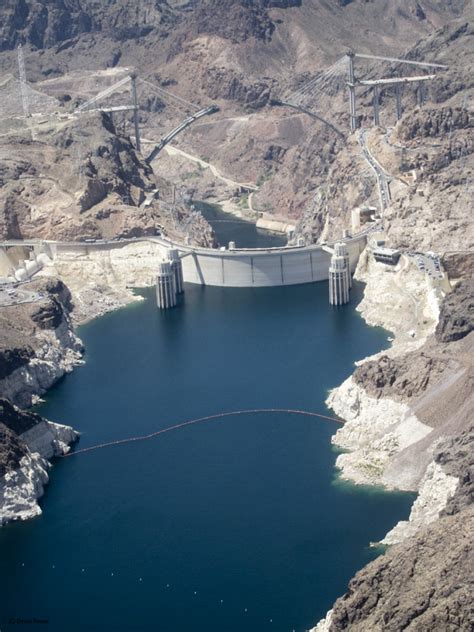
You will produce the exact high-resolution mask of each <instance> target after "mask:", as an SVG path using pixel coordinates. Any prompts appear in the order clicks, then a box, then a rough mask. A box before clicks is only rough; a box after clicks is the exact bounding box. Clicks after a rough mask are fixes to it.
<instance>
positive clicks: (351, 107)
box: [346, 50, 358, 132]
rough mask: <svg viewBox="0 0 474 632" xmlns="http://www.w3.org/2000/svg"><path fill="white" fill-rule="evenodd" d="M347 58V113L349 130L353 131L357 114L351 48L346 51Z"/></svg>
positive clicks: (356, 125) (355, 127)
mask: <svg viewBox="0 0 474 632" xmlns="http://www.w3.org/2000/svg"><path fill="white" fill-rule="evenodd" d="M346 55H347V60H348V67H349V74H348V81H347V86H348V88H349V113H350V122H351V132H355V130H356V129H357V128H358V124H357V116H356V100H355V76H354V57H355V53H354V51H352V50H349V51H347V53H346Z"/></svg>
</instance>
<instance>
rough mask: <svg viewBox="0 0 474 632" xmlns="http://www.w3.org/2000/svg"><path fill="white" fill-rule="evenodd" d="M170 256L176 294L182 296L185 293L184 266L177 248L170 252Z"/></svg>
mask: <svg viewBox="0 0 474 632" xmlns="http://www.w3.org/2000/svg"><path fill="white" fill-rule="evenodd" d="M168 256H169V259H170V262H171V269H172V271H173V274H174V282H175V287H176V294H182V293H183V292H184V281H183V264H182V262H181V259H180V257H179V250H177V249H176V248H171V250H170V251H169V252H168Z"/></svg>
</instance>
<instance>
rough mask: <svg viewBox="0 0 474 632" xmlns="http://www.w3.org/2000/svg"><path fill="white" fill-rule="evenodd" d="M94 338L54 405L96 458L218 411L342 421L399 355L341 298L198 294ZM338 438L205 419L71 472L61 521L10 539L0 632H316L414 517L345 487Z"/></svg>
mask: <svg viewBox="0 0 474 632" xmlns="http://www.w3.org/2000/svg"><path fill="white" fill-rule="evenodd" d="M143 295H144V296H145V297H146V300H145V301H143V302H141V303H138V304H134V305H131V306H129V307H127V308H125V309H122V310H119V311H117V312H114V313H111V314H109V315H106V316H104V317H103V318H100V319H97V320H95V321H94V322H92V323H90V324H88V325H87V326H85V327H82V328H81V329H80V332H79V333H80V336H81V337H82V339H83V341H84V343H85V345H86V349H87V355H86V360H87V362H86V364H85V366H83V367H81V368H78V369H77V370H75V371H74V372H73V373H72V374H71V375H69V376H67V377H66V378H65V379H63V380H62V381H61V382H60V383H59V384H57V386H56V387H55V388H53V389H52V390H51V391H50V393H49V394H48V397H47V400H46V402H45V404H44V405H42V406H41V410H40V412H41V413H42V414H44V415H45V416H47V417H49V418H50V419H52V420H55V421H59V422H63V423H68V424H72V425H73V426H75V427H76V428H78V429H79V430H80V431H81V432H82V437H81V441H80V447H86V446H89V445H93V444H96V443H100V442H104V441H109V440H113V439H116V438H122V437H127V436H130V435H136V434H144V433H149V432H152V431H154V430H156V429H158V428H162V427H166V426H168V425H171V424H173V423H177V422H180V421H184V420H186V419H190V418H193V417H198V416H201V415H207V414H213V413H216V412H219V411H229V410H235V409H242V408H260V407H284V408H300V409H307V410H312V411H316V412H323V413H324V412H327V411H326V409H325V406H324V399H325V397H326V394H327V390H328V389H329V388H331V387H334V386H335V385H337V384H339V383H340V382H341V381H342V380H343V379H345V378H346V377H347V376H348V375H349V374H350V373H351V371H352V369H353V366H352V365H353V361H354V360H356V359H359V358H361V357H363V356H365V355H368V354H371V353H373V352H375V351H377V350H379V349H381V348H382V347H384V346H385V345H386V344H387V342H386V332H384V331H382V330H380V329H376V328H369V327H367V326H366V325H365V324H364V322H363V321H362V320H361V318H360V317H359V316H358V314H357V313H356V312H355V310H354V304H355V303H356V302H357V300H359V299H360V297H361V287H360V285H358V284H355V287H354V290H353V293H352V296H353V303H352V304H351V305H348V306H345V307H343V308H338V309H336V308H331V307H330V306H329V305H328V299H327V285H326V283H318V284H314V285H306V286H294V287H283V288H262V289H258V290H254V289H219V288H201V287H197V286H191V285H187V286H186V294H185V300H184V304H183V305H181V306H180V307H178V308H177V309H174V310H170V311H169V312H164V311H158V310H157V309H156V307H155V302H154V296H153V291H152V290H146V291H144V292H143ZM335 429H336V427H335V426H334V425H333V424H332V423H331V422H327V421H326V422H325V421H319V420H316V419H312V418H302V417H294V416H293V417H292V416H289V415H277V414H270V415H266V416H253V415H248V416H243V417H237V418H229V419H226V420H222V421H215V422H209V423H206V424H201V425H197V426H191V427H188V428H184V429H182V430H179V431H176V432H174V433H169V434H165V435H162V436H161V437H160V438H157V439H155V440H153V441H148V442H144V443H135V444H129V445H124V446H120V447H115V448H109V449H106V450H102V451H97V452H91V453H88V454H83V455H77V456H75V457H72V458H68V459H64V460H59V461H57V462H56V464H55V466H54V468H53V469H52V471H51V482H50V485H49V486H48V488H47V491H46V495H45V497H44V499H43V500H42V501H41V505H42V508H43V515H42V516H40V517H38V518H36V519H34V520H31V521H29V522H26V523H17V524H10V525H8V526H7V527H6V528H3V529H1V530H0V555H1V563H2V573H1V579H0V581H1V592H0V594H1V600H2V601H1V623H2V625H1V629H2V630H17V629H18V626H17V625H9V624H8V621H9V619H10V618H11V617H22V618H23V619H32V618H33V617H37V618H43V619H47V620H49V624H48V625H46V624H38V625H28V626H27V627H28V629H29V630H48V631H54V632H56V631H57V632H64V631H65V630H67V631H70V632H76V631H77V632H79V631H81V632H82V631H84V630H88V631H89V630H91V631H95V630H113V631H122V630H123V631H125V630H131V631H137V632H141V631H147V630H159V631H160V632H185V631H186V632H187V631H188V630H193V631H195V632H242V631H243V630H246V631H254V630H255V631H259V632H260V631H266V630H268V631H275V632H290V631H291V630H298V631H302V630H305V629H307V628H309V627H310V626H312V625H314V624H315V623H316V621H317V620H318V619H319V618H320V617H321V616H323V615H324V614H325V613H326V611H327V610H328V609H329V608H330V607H331V605H332V603H333V601H334V599H335V598H336V597H337V596H339V595H340V594H342V593H343V592H344V590H345V588H346V585H347V582H348V580H349V579H350V577H351V576H352V575H353V574H354V572H355V571H356V570H357V569H359V568H360V567H361V566H362V565H364V564H365V563H366V562H367V561H369V560H370V559H372V557H373V556H374V555H375V553H374V552H373V551H371V550H370V549H369V548H368V544H369V542H370V541H375V540H377V539H379V538H381V537H382V536H383V535H384V534H385V533H386V531H388V530H389V529H390V528H391V527H392V526H393V525H394V523H395V522H396V521H397V520H399V519H402V518H406V517H407V516H408V513H409V506H410V503H411V501H412V498H413V497H412V495H410V494H398V493H383V492H380V491H374V490H371V491H367V490H358V489H356V488H354V487H352V486H349V487H347V486H340V485H335V484H334V475H335V470H334V462H335V458H336V454H335V453H334V452H333V451H332V449H331V444H330V438H331V435H332V434H333V433H334V431H335Z"/></svg>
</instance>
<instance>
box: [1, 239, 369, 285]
mask: <svg viewBox="0 0 474 632" xmlns="http://www.w3.org/2000/svg"><path fill="white" fill-rule="evenodd" d="M19 243H21V242H19ZM26 243H27V242H23V244H26ZM345 243H346V245H347V249H348V253H349V261H350V268H351V272H353V271H354V269H355V267H356V265H357V261H358V259H359V255H360V253H361V252H362V250H363V249H364V247H365V244H366V236H365V235H360V236H358V237H355V238H352V239H346V240H345ZM13 245H16V244H15V242H10V244H9V247H11V246H13ZM31 247H34V248H35V249H37V250H38V251H39V252H41V253H44V254H46V255H47V256H48V257H50V258H51V259H52V260H54V261H56V263H58V262H64V263H69V264H71V262H73V261H81V262H82V265H87V264H90V265H93V262H94V261H96V262H98V261H105V260H106V262H107V266H108V268H107V269H110V270H111V271H115V273H117V274H120V275H122V276H123V277H124V278H127V270H128V269H129V268H130V269H133V271H134V274H133V275H132V276H133V278H136V277H137V274H138V272H140V269H141V268H142V267H143V266H145V267H146V269H147V271H148V274H150V273H152V271H153V274H158V268H159V263H160V261H164V260H166V259H167V257H168V256H169V252H170V249H176V250H178V252H179V256H180V258H181V261H182V270H183V279H184V281H185V282H187V283H196V284H198V285H213V286H219V287H268V286H278V285H296V284H300V283H314V282H316V281H325V280H327V279H328V276H329V266H330V260H331V252H330V251H328V250H327V249H325V247H324V246H317V245H313V246H303V247H281V248H256V249H246V248H240V249H235V250H214V249H211V248H196V247H192V246H184V245H182V244H177V243H173V242H171V241H170V240H168V239H165V238H163V237H151V236H150V237H138V238H133V239H123V240H116V241H97V242H87V243H84V242H53V241H41V242H40V241H39V240H38V241H37V242H36V241H35V242H32V243H31ZM137 249H139V250H137ZM135 273H136V274H135ZM142 276H143V275H141V276H140V274H139V275H138V277H139V278H141V277H142Z"/></svg>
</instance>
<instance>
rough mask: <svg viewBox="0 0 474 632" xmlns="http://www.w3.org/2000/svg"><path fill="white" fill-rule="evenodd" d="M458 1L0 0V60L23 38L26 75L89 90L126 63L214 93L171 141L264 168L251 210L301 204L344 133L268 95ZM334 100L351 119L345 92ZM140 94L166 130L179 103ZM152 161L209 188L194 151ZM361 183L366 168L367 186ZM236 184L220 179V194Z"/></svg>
mask: <svg viewBox="0 0 474 632" xmlns="http://www.w3.org/2000/svg"><path fill="white" fill-rule="evenodd" d="M465 5H466V3H465V2H464V1H463V0H452V1H451V2H449V3H446V2H440V1H434V0H429V1H428V0H423V1H422V0H419V1H418V0H416V1H411V0H396V1H395V2H394V1H392V0H391V1H389V0H381V1H378V2H365V1H362V0H353V1H349V2H348V1H346V0H344V1H343V0H334V1H331V2H323V1H322V0H254V1H250V0H227V1H226V2H221V1H217V0H201V1H196V0H194V1H189V2H180V1H175V2H166V1H165V0H162V1H152V0H147V1H146V2H141V3H140V5H139V6H137V5H136V3H134V2H130V1H127V0H114V1H113V2H110V3H96V2H92V1H91V0H69V1H66V0H49V1H46V0H42V1H40V0H23V1H22V2H21V3H16V2H7V3H6V4H4V6H3V7H2V8H1V9H0V15H1V17H2V18H3V19H2V20H0V24H2V27H1V29H2V30H1V33H0V35H1V36H0V41H2V42H3V49H4V51H5V52H4V53H3V54H2V55H1V56H0V69H3V70H4V72H11V73H14V74H16V73H17V68H16V53H15V51H14V50H13V49H14V47H15V46H16V45H17V44H18V43H22V44H23V45H24V49H25V50H24V53H25V59H26V71H27V77H28V79H29V80H30V81H34V82H38V81H41V80H44V79H45V78H48V79H52V78H55V77H58V78H59V77H60V76H61V75H64V74H65V73H68V74H71V73H74V72H80V73H82V75H84V73H85V72H87V71H90V73H91V77H92V78H93V77H95V78H96V84H95V92H97V91H98V90H99V89H100V87H101V84H100V82H101V81H102V78H101V77H99V76H98V75H94V71H98V70H101V69H104V68H111V67H113V68H115V69H116V70H117V71H120V69H121V68H123V71H124V72H125V73H126V72H129V71H130V69H132V68H134V69H136V70H137V71H138V73H139V76H140V77H141V78H143V79H147V80H150V81H152V82H153V83H154V84H155V85H157V86H159V87H161V88H165V89H168V90H171V91H172V92H173V93H174V94H177V95H179V96H181V97H184V98H186V99H187V100H189V101H191V102H193V103H195V104H198V105H202V104H205V103H209V102H210V101H213V102H216V103H218V104H219V105H220V107H221V113H220V114H219V115H215V116H213V117H212V118H209V119H203V120H202V122H199V123H197V124H195V125H194V126H192V127H191V128H190V129H189V130H188V131H186V132H185V133H184V134H183V135H181V136H180V137H178V138H177V139H176V141H175V142H176V143H177V144H178V146H179V147H181V148H182V149H185V150H186V151H188V152H189V153H191V154H194V155H197V156H199V157H200V158H205V159H208V160H209V161H210V162H211V163H213V164H215V165H216V166H217V167H218V168H219V169H220V170H221V171H222V172H223V173H224V174H225V175H227V176H229V177H230V178H232V179H233V180H235V181H238V182H254V183H256V182H258V183H259V184H260V185H261V190H260V191H259V192H258V194H257V195H255V196H254V199H253V204H254V208H255V210H258V211H267V212H271V213H272V212H273V213H275V214H277V215H282V216H287V217H293V218H295V217H300V216H301V214H302V212H303V209H304V208H305V207H306V206H307V204H308V203H309V202H310V201H311V200H312V199H313V198H314V196H315V195H319V194H320V193H321V192H318V187H320V185H321V183H322V181H323V179H324V178H325V176H326V173H327V170H328V164H329V162H330V161H331V160H332V159H333V158H334V157H335V155H336V154H337V153H338V149H339V148H340V146H341V143H340V141H339V140H338V138H337V136H336V137H335V136H334V135H333V134H331V133H330V131H328V129H327V128H325V127H324V126H323V125H322V124H321V123H319V122H317V121H314V119H311V118H310V117H308V116H306V115H304V114H297V113H295V112H294V111H292V110H288V109H287V108H278V107H274V106H271V105H270V102H271V99H272V98H274V97H281V96H284V95H285V94H287V93H288V91H291V90H293V89H295V88H296V87H298V86H300V85H301V84H302V83H303V82H304V81H305V80H307V79H308V78H309V77H310V76H314V73H317V72H320V71H321V70H323V69H324V68H325V67H327V66H329V65H330V64H332V63H334V62H335V61H336V60H337V59H338V58H340V57H341V55H343V54H344V52H345V51H346V49H347V48H348V47H352V48H355V49H357V50H358V51H360V52H368V53H385V54H386V53H387V52H388V51H390V52H391V53H394V54H395V53H401V52H403V51H404V50H405V49H406V48H408V47H410V46H412V45H413V44H414V43H415V42H416V41H417V40H418V39H419V38H420V37H424V36H426V35H428V34H429V33H430V32H432V31H433V29H435V28H438V27H442V26H443V25H444V24H446V23H447V22H448V21H449V20H452V19H453V18H456V17H459V16H462V15H463V13H464V12H465ZM431 57H433V54H431ZM344 78H345V77H344ZM37 85H38V88H39V89H41V90H44V91H46V92H47V91H48V90H51V89H52V85H51V84H49V85H47V84H44V83H43V84H42V85H41V84H37ZM83 88H84V85H83V80H82V81H78V82H77V81H72V82H69V86H68V93H67V94H68V95H69V96H72V97H73V98H74V96H77V98H79V99H80V98H85V97H87V96H91V94H93V93H94V90H92V91H91V92H88V91H86V92H85V93H84V92H83ZM174 104H175V105H176V102H174ZM65 105H66V107H67V103H66V104H65ZM330 107H331V108H332V109H334V112H333V116H334V117H336V118H338V117H339V118H340V117H341V116H342V117H343V118H342V120H341V124H342V125H343V126H344V125H345V126H346V127H345V128H347V115H346V100H345V95H344V94H343V93H341V94H340V96H338V97H337V98H335V99H334V101H333V102H331V106H330ZM17 108H21V106H20V102H18V103H17ZM141 108H142V112H141V116H142V122H143V124H144V126H145V127H144V131H145V134H146V136H147V138H155V139H157V138H160V136H161V135H163V133H164V132H165V131H169V129H171V128H172V127H173V126H174V125H175V124H176V123H177V122H178V121H179V120H180V119H182V118H183V117H184V113H183V111H180V110H179V109H178V110H176V109H175V108H174V107H171V103H170V102H168V101H166V100H165V101H164V102H162V103H161V104H158V105H157V103H156V101H155V102H153V103H151V102H150V98H149V96H148V95H147V96H146V97H144V99H143V100H142V102H141ZM156 108H158V110H157V113H156V115H155V114H153V111H154V110H155V109H156ZM129 129H130V128H129ZM342 160H343V159H342ZM308 165H311V167H309V166H308ZM153 167H154V169H155V172H156V173H157V174H159V175H161V176H163V177H167V176H168V175H169V174H170V173H171V175H172V176H173V179H174V180H175V181H176V182H182V183H183V184H184V185H185V186H189V187H190V188H192V189H195V190H196V196H200V197H207V196H210V197H211V198H212V197H214V198H215V197H216V194H215V191H214V190H213V188H212V187H210V186H209V184H210V183H209V181H207V180H203V179H202V177H201V176H202V174H200V173H196V174H194V175H193V173H192V171H193V165H192V163H189V161H188V162H187V163H186V162H184V163H183V164H182V165H181V166H180V167H177V166H176V164H175V162H173V161H170V160H169V159H168V158H167V157H166V154H165V152H162V154H161V155H160V156H159V158H158V159H157V160H156V161H155V162H154V164H153ZM357 186H358V185H355V187H357ZM367 186H370V185H368V184H367V181H366V182H365V183H364V184H363V185H362V187H363V189H364V191H365V190H366V189H367ZM221 189H222V187H221ZM231 193H232V191H231V190H227V191H224V192H223V191H222V190H220V191H219V192H218V194H217V198H222V197H229V195H230V194H231Z"/></svg>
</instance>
